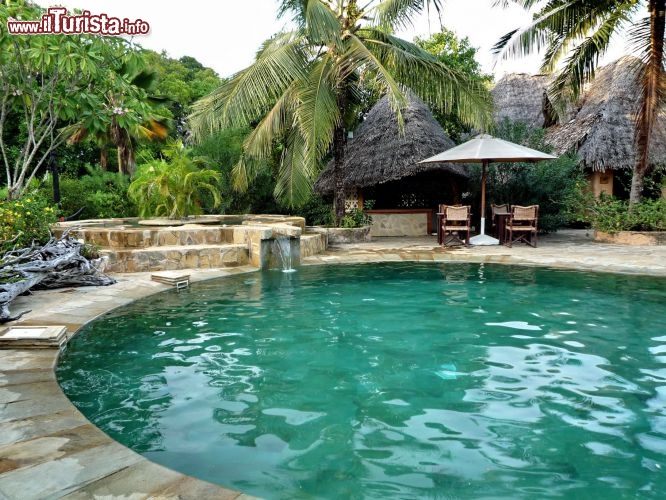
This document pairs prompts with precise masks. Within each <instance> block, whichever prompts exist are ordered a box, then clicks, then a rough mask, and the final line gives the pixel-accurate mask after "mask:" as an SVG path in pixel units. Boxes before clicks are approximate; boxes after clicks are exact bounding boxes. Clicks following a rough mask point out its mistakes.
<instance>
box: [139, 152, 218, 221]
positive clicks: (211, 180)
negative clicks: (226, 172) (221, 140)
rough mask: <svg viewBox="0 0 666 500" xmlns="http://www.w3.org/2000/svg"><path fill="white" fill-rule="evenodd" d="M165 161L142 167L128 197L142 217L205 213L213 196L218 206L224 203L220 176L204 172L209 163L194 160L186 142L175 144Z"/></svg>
mask: <svg viewBox="0 0 666 500" xmlns="http://www.w3.org/2000/svg"><path fill="white" fill-rule="evenodd" d="M162 153H163V156H164V158H153V159H151V160H149V161H148V162H147V163H144V164H142V165H141V166H139V168H138V170H137V175H136V178H135V179H134V180H133V181H132V184H130V186H129V189H128V191H127V194H128V195H129V196H130V198H131V199H132V200H133V201H134V202H135V203H136V204H137V205H138V206H139V214H140V215H141V216H142V217H149V216H155V215H156V216H166V217H169V218H172V219H175V218H180V217H187V216H189V215H198V214H201V213H202V209H201V201H202V197H203V196H204V193H205V192H207V193H209V194H210V195H211V196H212V197H213V200H214V206H217V205H219V204H220V202H221V198H220V193H219V189H218V187H217V185H216V183H217V182H218V181H219V179H220V174H219V173H218V172H216V171H214V170H211V169H204V168H203V167H204V166H206V165H207V164H208V160H207V159H206V158H204V157H200V156H199V157H192V156H191V154H190V151H189V150H188V149H185V148H184V147H183V144H182V142H180V141H177V142H175V141H174V142H172V143H171V144H169V145H168V146H167V147H166V148H165V149H164V150H163V151H162Z"/></svg>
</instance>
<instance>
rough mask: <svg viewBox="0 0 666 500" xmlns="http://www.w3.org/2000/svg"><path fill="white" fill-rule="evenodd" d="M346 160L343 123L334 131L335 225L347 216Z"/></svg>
mask: <svg viewBox="0 0 666 500" xmlns="http://www.w3.org/2000/svg"><path fill="white" fill-rule="evenodd" d="M344 160H345V129H344V127H343V125H342V124H340V125H339V126H338V127H336V129H335V132H333V184H334V187H333V207H334V209H335V225H336V226H337V227H340V222H341V221H342V218H343V217H344V216H345V181H344V172H343V171H342V169H343V163H344Z"/></svg>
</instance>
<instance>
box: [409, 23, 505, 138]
mask: <svg viewBox="0 0 666 500" xmlns="http://www.w3.org/2000/svg"><path fill="white" fill-rule="evenodd" d="M414 43H416V45H418V46H419V47H421V48H422V49H423V50H425V51H426V52H428V53H429V54H432V55H433V56H435V57H436V58H437V59H438V60H439V61H440V62H442V63H443V64H446V65H447V66H449V67H451V68H455V69H456V70H457V71H459V72H460V73H462V74H465V75H467V76H468V77H469V78H471V79H474V80H477V81H478V84H479V85H480V86H489V85H490V84H491V83H492V81H493V76H492V75H488V74H485V73H483V71H482V69H481V65H480V64H479V62H478V61H477V60H476V52H477V49H476V48H474V47H473V46H472V45H471V44H470V42H469V38H467V37H465V38H458V37H457V36H456V35H455V33H453V31H450V30H448V29H446V28H442V31H440V32H439V33H435V34H433V35H431V36H430V37H429V38H425V39H424V38H419V37H416V38H415V39H414ZM434 115H435V118H436V119H437V121H438V122H439V123H440V125H441V126H442V128H443V129H444V130H445V131H446V133H447V135H448V136H449V137H451V139H453V141H454V142H456V143H458V142H460V141H461V135H462V134H465V133H469V132H470V130H471V129H470V127H469V126H468V125H467V124H465V123H464V122H463V121H462V120H461V119H460V118H459V116H458V113H457V110H456V109H455V107H454V109H453V111H452V112H449V113H442V112H439V111H435V112H434Z"/></svg>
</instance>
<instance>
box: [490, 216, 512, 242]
mask: <svg viewBox="0 0 666 500" xmlns="http://www.w3.org/2000/svg"><path fill="white" fill-rule="evenodd" d="M510 215H511V214H510V213H509V212H499V213H496V214H495V220H494V221H493V224H494V225H495V237H496V238H497V239H498V240H499V242H500V245H504V243H505V242H506V231H505V228H506V221H507V220H508V219H509V216H510Z"/></svg>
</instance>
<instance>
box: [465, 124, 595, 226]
mask: <svg viewBox="0 0 666 500" xmlns="http://www.w3.org/2000/svg"><path fill="white" fill-rule="evenodd" d="M496 135H497V136H498V137H500V138H502V139H505V140H508V141H511V142H515V143H517V144H522V145H524V146H527V147H530V148H533V149H536V150H539V151H543V152H546V153H547V152H550V147H549V146H548V145H546V144H545V143H544V141H543V135H544V131H543V130H542V129H530V128H529V127H527V126H526V125H525V124H524V123H522V122H510V121H508V120H504V121H502V122H501V123H500V124H498V127H497V132H496ZM473 172H474V173H473V176H472V179H470V189H472V192H473V194H474V196H476V197H478V196H479V189H480V186H481V167H475V168H474V171H473ZM582 182H585V179H584V177H583V173H582V172H581V170H580V168H579V167H578V161H577V158H576V157H574V156H570V155H562V156H560V157H559V158H558V159H556V160H549V161H542V162H538V163H491V164H490V165H489V166H488V178H487V182H486V207H487V208H488V209H489V207H490V205H491V204H492V203H496V204H501V203H509V204H511V205H539V228H540V230H542V231H545V232H551V231H556V230H557V229H558V228H560V227H563V226H564V225H566V224H567V223H568V222H569V220H570V214H569V204H568V200H569V199H570V198H571V196H572V195H573V193H575V192H576V191H577V186H578V184H579V183H582Z"/></svg>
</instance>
